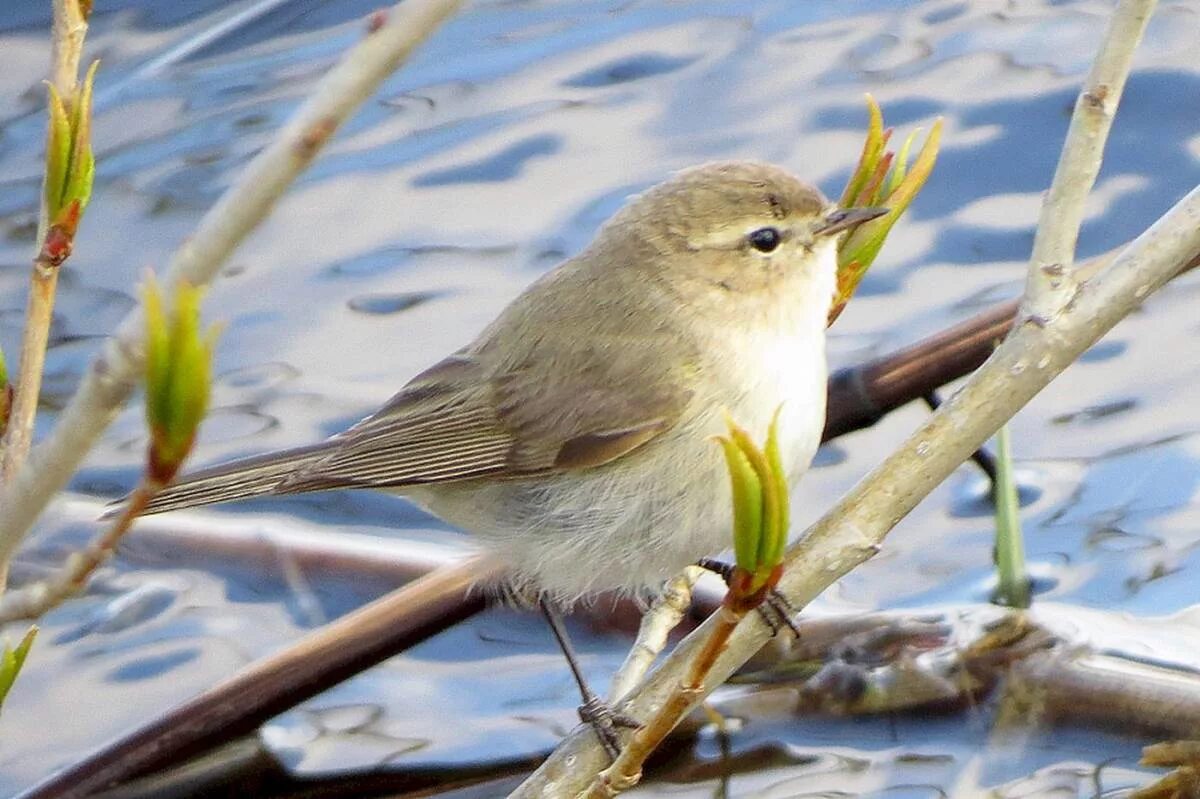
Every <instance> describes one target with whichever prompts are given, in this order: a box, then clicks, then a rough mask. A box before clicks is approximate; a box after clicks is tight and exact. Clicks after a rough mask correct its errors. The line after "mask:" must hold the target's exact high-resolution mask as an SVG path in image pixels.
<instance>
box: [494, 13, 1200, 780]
mask: <svg viewBox="0 0 1200 799" xmlns="http://www.w3.org/2000/svg"><path fill="white" fill-rule="evenodd" d="M1137 9H1140V10H1142V11H1147V10H1148V7H1147V6H1146V4H1145V3H1144V2H1137V1H1136V0H1125V1H1124V2H1122V3H1120V4H1119V6H1118V8H1117V10H1116V12H1115V13H1114V18H1113V23H1112V24H1111V25H1110V27H1109V31H1108V34H1107V36H1106V38H1105V41H1104V44H1103V45H1102V46H1101V49H1100V52H1099V53H1098V55H1097V58H1096V64H1097V66H1096V67H1095V68H1094V69H1093V76H1095V75H1097V74H1105V75H1107V76H1108V77H1109V78H1115V81H1116V82H1117V83H1118V84H1119V85H1123V83H1124V78H1123V76H1122V75H1116V76H1113V75H1111V74H1108V72H1107V70H1108V67H1107V66H1106V65H1108V64H1116V65H1117V67H1116V68H1117V69H1118V70H1120V69H1124V70H1127V69H1128V65H1129V62H1130V61H1131V60H1132V55H1131V54H1132V51H1133V50H1134V49H1135V48H1136V46H1137V43H1138V40H1139V39H1140V37H1141V32H1142V29H1143V27H1144V24H1145V20H1144V19H1142V20H1141V24H1140V25H1132V24H1127V20H1128V19H1130V18H1135V19H1136V18H1137V17H1136V10H1137ZM1122 52H1124V53H1125V55H1124V56H1122V55H1121V53H1122ZM1118 88H1119V86H1118ZM1095 91H1097V87H1096V86H1095V85H1088V86H1087V87H1086V88H1085V90H1084V92H1083V95H1082V96H1083V98H1084V99H1086V98H1087V96H1088V94H1089V92H1095ZM1106 91H1107V89H1106ZM1114 100H1115V98H1114ZM1087 105H1088V103H1086V102H1081V103H1079V104H1077V106H1076V114H1075V118H1079V117H1081V116H1082V115H1083V114H1085V113H1087V112H1086V110H1085V107H1086V106H1087ZM1113 107H1114V108H1115V103H1114V106H1113ZM1106 133H1107V128H1104V129H1103V130H1100V131H1097V129H1096V128H1095V127H1089V126H1087V125H1084V124H1076V120H1075V119H1073V121H1072V126H1071V131H1070V132H1069V136H1068V139H1067V141H1066V142H1065V143H1064V148H1063V154H1062V156H1061V158H1060V165H1061V164H1064V163H1067V164H1072V165H1073V166H1074V167H1075V168H1074V169H1067V168H1060V169H1059V170H1056V174H1055V179H1054V182H1053V186H1052V188H1051V192H1050V195H1049V196H1048V197H1047V203H1050V202H1051V200H1052V199H1055V198H1056V199H1057V201H1058V202H1060V203H1061V204H1062V207H1063V208H1065V209H1067V211H1065V212H1064V213H1065V214H1066V215H1067V217H1068V218H1067V219H1066V220H1065V221H1062V222H1056V224H1055V225H1054V227H1053V229H1052V230H1051V231H1050V232H1048V233H1046V232H1043V231H1039V237H1042V238H1043V247H1044V252H1059V253H1061V252H1064V251H1068V252H1074V248H1075V241H1076V239H1077V237H1078V233H1079V230H1078V228H1079V221H1080V220H1081V219H1082V216H1081V215H1080V217H1079V219H1077V220H1075V221H1074V223H1072V222H1071V220H1070V218H1069V214H1070V210H1069V209H1071V208H1074V207H1076V206H1077V205H1079V206H1081V205H1082V203H1083V202H1084V200H1085V199H1086V195H1087V192H1088V191H1089V190H1090V188H1091V183H1092V181H1093V180H1094V175H1095V173H1096V172H1097V171H1098V170H1099V160H1100V157H1101V154H1102V150H1103V142H1104V137H1105V134H1106ZM1083 136H1098V137H1099V146H1098V147H1094V148H1090V149H1089V148H1086V147H1081V146H1080V145H1078V144H1077V143H1076V142H1075V141H1074V139H1075V138H1078V137H1083ZM1080 152H1083V153H1084V155H1082V156H1081V155H1079V153H1080ZM1089 153H1090V156H1089V155H1088V154H1089ZM1088 157H1090V158H1091V160H1092V161H1094V162H1095V163H1092V164H1087V163H1086V159H1087V158H1088ZM1089 175H1090V176H1091V177H1090V178H1089ZM1197 247H1200V189H1194V190H1193V191H1192V192H1190V193H1189V194H1188V195H1187V196H1186V197H1185V198H1184V199H1183V200H1182V201H1180V203H1178V204H1177V205H1176V206H1175V207H1174V208H1173V209H1171V211H1170V212H1168V214H1167V215H1166V216H1165V217H1163V218H1162V219H1160V220H1159V221H1158V222H1156V223H1155V224H1154V225H1153V226H1151V228H1150V229H1149V230H1147V231H1146V232H1145V233H1143V234H1142V235H1141V236H1139V237H1138V239H1137V240H1136V241H1134V243H1133V244H1132V245H1130V246H1129V247H1127V248H1126V249H1125V251H1124V252H1123V253H1122V254H1121V255H1119V256H1118V257H1117V259H1116V261H1115V262H1114V263H1113V264H1112V265H1111V266H1110V267H1109V268H1108V269H1107V270H1106V271H1104V272H1103V273H1102V274H1100V275H1099V276H1097V277H1095V278H1094V279H1092V280H1091V281H1089V282H1088V283H1086V284H1084V285H1082V286H1080V285H1079V284H1077V283H1076V282H1075V280H1074V275H1069V274H1068V273H1066V272H1065V271H1064V272H1062V273H1061V274H1059V275H1056V276H1055V277H1057V278H1068V277H1069V278H1070V279H1071V285H1070V287H1069V288H1068V289H1067V290H1066V291H1065V293H1064V294H1063V296H1062V301H1061V303H1059V304H1057V305H1056V306H1055V309H1054V310H1055V313H1054V314H1053V315H1049V316H1046V315H1038V316H1036V317H1027V318H1025V319H1024V320H1022V321H1021V323H1019V324H1018V325H1017V326H1015V327H1014V329H1013V330H1012V331H1011V332H1010V333H1009V335H1008V337H1007V338H1006V339H1005V340H1004V343H1003V344H1001V345H1000V347H999V348H998V349H997V350H996V352H995V353H993V355H992V357H991V358H990V359H989V360H988V362H987V363H985V364H984V365H983V367H981V368H980V369H979V370H978V371H977V372H976V373H975V374H974V375H972V377H971V378H970V379H969V380H968V381H967V383H966V385H964V386H963V388H962V390H961V391H960V392H959V393H958V394H956V395H955V396H954V397H952V398H951V399H950V400H949V401H948V402H947V403H946V404H945V405H943V406H942V407H940V408H939V409H938V410H937V411H935V412H934V414H933V416H932V417H931V418H930V419H929V420H928V421H927V422H926V423H925V424H924V425H923V426H922V427H921V428H920V429H919V430H917V431H916V433H914V434H913V436H911V437H910V438H909V439H908V440H907V441H906V442H905V443H904V444H902V445H901V447H900V448H899V449H898V450H897V451H896V452H895V453H893V454H892V455H891V456H890V457H889V458H888V459H886V460H885V461H884V462H883V464H881V465H880V466H879V467H878V468H876V469H875V470H873V471H872V472H871V473H870V474H869V475H867V476H866V477H865V478H864V479H863V480H861V481H860V482H859V483H858V484H857V485H856V486H855V487H854V488H853V489H851V491H850V492H849V494H848V495H847V496H846V497H845V498H843V500H842V501H841V502H839V503H838V505H836V506H835V507H834V508H833V509H832V510H831V511H830V512H829V513H828V514H826V515H825V516H824V517H823V518H822V519H821V520H820V521H818V522H817V524H816V525H814V526H813V527H812V528H810V529H809V531H808V532H807V535H806V536H805V537H803V538H802V539H801V540H800V542H799V543H798V544H797V545H796V546H794V547H792V549H791V550H789V555H788V559H787V566H788V570H787V571H786V572H785V575H784V578H783V580H782V581H781V583H780V586H779V588H780V590H782V591H783V592H784V593H785V594H786V595H788V596H789V599H791V601H792V603H793V604H794V605H795V606H796V607H803V606H804V605H805V604H807V603H808V602H809V601H811V600H812V599H813V598H814V597H815V596H816V595H817V594H819V593H820V592H821V591H823V590H824V589H825V588H826V587H828V586H829V585H831V584H832V583H833V582H834V580H836V579H837V578H838V577H840V576H842V575H844V574H846V573H847V572H849V571H850V569H852V568H854V567H855V566H857V565H858V564H860V563H862V562H864V561H866V560H867V559H869V558H870V557H872V556H873V555H874V554H875V553H876V552H877V551H878V549H879V546H880V544H881V542H882V541H883V539H884V537H885V536H886V535H887V533H888V532H889V531H890V530H891V529H892V528H893V527H894V526H895V525H896V524H897V523H898V522H899V520H900V519H901V518H903V517H904V516H905V515H906V514H907V513H908V512H909V511H911V510H912V508H914V507H915V506H916V504H917V502H919V501H920V499H922V498H923V497H925V496H926V495H927V494H928V493H929V492H930V491H932V490H933V488H934V487H935V486H936V485H937V484H938V483H940V482H941V481H942V480H944V479H945V478H946V477H947V476H949V474H950V473H951V472H953V470H954V469H955V468H957V467H958V465H959V464H961V463H962V462H963V461H964V460H965V459H966V458H967V457H969V456H970V454H971V453H972V452H974V451H975V450H976V449H978V448H979V447H980V446H981V445H982V444H983V443H984V441H986V440H987V438H988V437H989V436H991V435H992V434H993V433H994V432H995V431H996V430H997V429H998V428H999V427H1000V425H1001V424H1003V423H1004V422H1005V421H1006V420H1007V419H1008V418H1010V417H1011V416H1012V415H1013V414H1014V413H1015V412H1016V411H1017V410H1019V409H1020V408H1021V407H1023V406H1024V405H1025V404H1026V403H1027V402H1028V401H1029V400H1030V399H1032V398H1033V396H1034V395H1035V394H1036V393H1037V392H1038V391H1040V390H1041V389H1042V388H1043V387H1044V386H1045V385H1046V384H1048V383H1049V382H1050V380H1052V379H1053V378H1054V377H1055V376H1056V375H1058V374H1059V373H1060V372H1062V371H1063V370H1064V369H1065V368H1066V367H1067V366H1068V365H1069V364H1070V363H1071V362H1072V361H1073V360H1074V359H1075V358H1076V357H1078V356H1079V355H1080V354H1082V353H1083V351H1084V350H1085V349H1086V348H1087V347H1089V346H1091V344H1092V343H1094V342H1095V341H1096V340H1098V339H1099V338H1100V336H1102V335H1103V334H1104V333H1105V332H1107V331H1108V330H1109V329H1110V328H1111V327H1112V326H1113V325H1115V324H1116V323H1117V321H1119V320H1120V319H1121V318H1122V317H1123V316H1125V315H1126V314H1127V313H1129V312H1130V311H1131V310H1132V309H1133V308H1134V307H1136V306H1137V305H1139V304H1140V303H1141V301H1142V300H1143V299H1144V298H1145V297H1146V296H1147V295H1148V294H1149V293H1150V292H1151V291H1153V290H1154V289H1155V288H1157V287H1158V286H1161V285H1162V284H1163V283H1165V282H1166V281H1167V280H1169V279H1170V278H1171V276H1172V275H1173V274H1175V273H1177V272H1178V271H1179V270H1180V269H1181V268H1182V267H1183V265H1184V264H1185V263H1186V262H1187V260H1188V259H1189V258H1190V257H1191V256H1192V255H1193V254H1194V253H1195V252H1196V249H1197ZM1045 274H1046V273H1045V272H1044V271H1043V270H1042V269H1040V268H1038V265H1037V264H1036V263H1032V264H1031V268H1030V278H1029V281H1028V284H1027V287H1026V297H1025V299H1026V301H1027V302H1028V303H1029V304H1030V305H1032V306H1034V307H1035V308H1036V307H1038V306H1045V305H1046V304H1048V303H1050V302H1051V301H1052V300H1053V299H1054V295H1055V294H1057V293H1058V292H1060V291H1061V290H1062V289H1063V287H1062V285H1061V284H1060V283H1057V282H1054V281H1045V280H1043V279H1042V278H1041V277H1040V276H1042V275H1045ZM818 567H819V570H814V569H818ZM718 625H719V622H718V621H716V620H714V619H710V620H709V621H707V622H705V624H704V625H702V626H701V628H700V629H699V630H697V631H696V632H694V633H693V634H692V635H691V636H689V637H688V639H686V640H685V641H684V642H683V643H682V644H681V645H680V646H679V647H677V648H676V650H675V652H674V653H673V655H672V657H671V658H670V659H669V660H668V661H667V662H666V663H665V664H664V665H663V667H662V668H661V669H659V671H657V672H656V673H655V674H654V675H652V676H651V678H650V679H649V680H648V681H647V683H646V684H645V689H644V690H639V691H637V692H635V695H634V697H633V698H632V700H631V701H630V702H629V703H627V705H626V706H625V707H623V708H622V712H624V713H626V714H628V715H631V716H634V717H639V716H641V717H649V716H653V715H654V714H655V712H656V710H657V709H658V708H659V707H661V706H662V705H663V703H664V702H666V701H669V699H670V697H671V696H672V692H671V686H672V685H673V684H674V683H676V682H678V680H679V679H680V675H681V674H684V673H688V672H687V670H688V668H689V666H688V663H689V660H690V659H694V658H695V657H696V656H697V649H698V648H699V651H700V652H703V651H704V650H703V646H704V644H703V641H704V640H705V639H706V637H707V636H708V635H711V634H712V628H714V627H717V626H718ZM743 630H745V633H744V634H743V635H741V636H739V635H738V633H740V632H741V631H743ZM767 637H768V636H767V631H766V630H765V628H764V625H762V624H761V623H758V624H757V625H755V624H745V625H741V626H740V627H739V629H738V632H735V634H734V635H733V636H731V637H730V646H729V648H728V649H727V650H726V652H725V653H724V654H723V655H722V657H721V660H720V661H719V663H718V666H717V667H716V668H714V669H713V670H712V671H711V672H710V673H709V676H710V679H711V681H710V683H709V689H708V690H712V688H714V687H715V686H716V685H719V684H720V682H721V680H723V679H724V677H725V676H728V675H729V674H730V673H732V671H733V669H735V668H736V667H737V666H738V665H740V664H741V663H742V662H744V661H745V660H746V659H748V658H749V657H750V656H751V655H752V654H753V653H754V652H755V651H757V649H758V648H759V647H761V646H762V644H763V643H765V642H766V640H767ZM697 640H698V641H699V642H701V643H696V641H697ZM704 693H705V692H697V695H696V701H697V702H698V701H700V699H702V698H703V696H704ZM687 709H688V707H683V708H681V709H680V712H679V716H678V718H682V715H683V713H684V712H686V710H687ZM583 741H584V739H582V738H581V736H580V735H579V733H578V732H576V733H575V734H573V735H572V736H571V738H569V739H568V740H567V741H566V742H564V744H563V745H561V746H560V747H559V748H558V749H557V750H556V751H555V754H554V755H552V756H551V757H550V758H549V759H548V760H547V761H546V763H545V764H543V766H542V767H541V768H539V769H538V770H537V771H536V772H535V773H534V774H533V775H532V776H531V777H530V778H529V779H528V780H527V781H526V782H525V783H524V784H523V785H522V786H521V788H519V789H518V790H517V791H515V792H514V793H513V794H512V796H513V797H532V796H545V795H559V796H571V795H575V794H576V793H578V792H579V791H580V790H582V789H584V788H585V787H586V786H587V785H588V783H589V782H590V775H592V774H596V773H598V772H599V770H600V769H601V768H603V754H602V753H601V750H600V749H599V747H597V746H595V744H594V742H593V741H592V740H591V739H586V744H585V743H583ZM566 763H570V764H571V765H570V767H565V765H564V764H566Z"/></svg>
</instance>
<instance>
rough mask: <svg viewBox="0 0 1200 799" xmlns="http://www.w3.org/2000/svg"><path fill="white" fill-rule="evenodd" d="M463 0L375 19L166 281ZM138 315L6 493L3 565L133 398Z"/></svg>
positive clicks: (185, 270) (223, 242)
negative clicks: (124, 406) (97, 440)
mask: <svg viewBox="0 0 1200 799" xmlns="http://www.w3.org/2000/svg"><path fill="white" fill-rule="evenodd" d="M460 3H461V0H405V2H402V3H399V4H397V5H396V6H394V7H393V8H392V9H390V10H389V11H387V12H386V13H384V12H380V13H377V14H376V15H374V16H373V17H372V25H371V28H370V33H369V34H368V35H367V36H366V38H365V39H364V40H363V41H362V42H360V43H359V44H358V46H356V47H355V48H354V49H353V50H351V51H350V52H349V53H347V55H346V57H345V58H344V59H343V60H342V61H341V63H339V64H338V65H337V66H336V67H334V68H333V69H332V70H330V72H329V73H328V74H327V75H325V77H324V78H322V79H321V81H320V83H319V84H318V85H317V87H316V89H315V90H314V92H313V95H312V96H311V97H310V98H309V99H308V101H307V102H305V103H304V105H303V106H301V107H300V109H299V110H298V111H297V112H296V113H295V114H294V115H293V117H292V119H291V121H290V122H289V123H288V124H287V125H286V126H285V127H284V128H283V129H282V130H281V131H280V132H279V135H278V136H276V138H275V140H274V141H273V142H272V143H271V144H270V145H269V146H268V147H267V148H266V149H265V150H263V151H262V152H261V153H259V154H258V156H257V157H255V159H254V160H253V161H251V162H250V164H249V165H248V166H247V167H246V169H245V170H243V172H242V173H241V175H240V176H239V177H238V179H237V181H236V182H235V183H234V184H233V185H232V186H230V188H229V189H228V190H227V191H226V192H225V194H224V195H223V196H222V197H221V199H220V200H219V201H218V202H217V204H216V205H215V206H214V207H213V208H212V209H211V210H210V211H209V212H208V213H207V214H206V215H205V216H204V219H203V220H201V222H200V226H199V227H198V228H197V230H196V231H195V232H194V233H193V234H192V236H191V237H190V238H189V239H188V240H187V241H186V242H185V243H184V244H183V245H182V246H181V247H180V248H179V250H178V251H176V253H175V255H174V257H173V258H172V260H171V263H170V267H169V274H168V277H167V280H166V281H165V282H167V283H168V284H173V283H175V282H177V281H179V280H186V281H187V282H189V283H191V284H192V285H194V286H205V285H208V284H209V283H210V282H211V281H212V280H213V279H214V278H215V277H216V276H217V274H218V273H219V271H220V269H221V266H222V264H224V263H225V261H226V259H228V257H229V255H230V253H232V252H233V250H234V248H236V247H237V246H238V245H239V244H240V243H241V242H242V241H243V240H244V239H245V238H246V236H248V235H249V234H250V232H251V231H252V230H254V228H255V227H256V226H257V225H258V224H259V223H260V222H261V221H262V220H263V219H264V218H265V217H266V215H267V214H268V213H269V212H270V210H271V209H272V208H273V207H274V205H275V203H276V201H277V200H278V199H279V197H280V196H281V195H282V194H283V192H284V191H285V190H286V189H287V187H288V186H289V185H291V183H292V181H293V180H295V178H296V176H297V175H299V174H300V172H302V171H303V170H304V168H305V167H307V166H308V164H309V163H310V162H311V161H312V159H313V157H314V156H315V155H316V154H317V152H318V151H320V149H321V148H322V146H323V145H324V144H325V143H326V142H327V141H328V140H329V137H330V136H331V135H332V134H333V132H334V131H335V130H336V129H337V127H338V126H339V125H340V124H341V123H342V122H343V121H344V120H345V119H346V118H347V117H349V116H350V115H351V114H352V113H353V112H354V111H355V110H356V109H357V108H358V107H359V106H360V105H361V104H362V103H363V102H365V101H366V99H367V98H368V97H370V96H371V94H372V92H374V91H375V89H376V88H377V87H378V86H379V84H380V83H382V82H383V80H384V79H385V78H387V76H388V75H390V74H391V73H392V72H393V71H394V70H395V69H396V68H397V67H399V66H400V64H401V63H403V61H404V60H405V58H407V57H408V55H409V54H410V53H411V52H412V51H413V49H414V48H416V46H417V45H418V44H420V43H421V42H423V41H424V40H425V39H426V38H427V37H428V36H429V35H430V34H431V33H432V32H433V31H434V30H435V29H436V28H437V27H438V25H439V24H440V23H441V22H442V21H443V20H445V19H446V18H447V17H448V16H449V15H450V14H451V13H452V12H453V11H454V10H455V9H457V8H458V6H459V5H460ZM380 20H382V22H381V23H380V24H378V25H377V24H375V23H379V21H380ZM141 316H142V314H141V310H140V308H139V309H135V310H134V311H132V312H131V313H130V314H129V315H128V316H126V317H125V319H124V320H123V321H122V323H121V325H120V328H119V329H118V331H117V333H116V335H115V337H114V338H113V339H111V340H110V341H109V342H108V343H107V345H106V346H105V348H104V350H103V352H102V353H101V354H100V355H99V356H97V358H96V359H95V360H94V361H93V362H92V365H91V367H90V368H89V369H88V371H87V374H86V375H85V376H84V378H83V380H82V382H81V383H80V386H79V390H78V391H77V392H76V393H75V396H74V397H72V398H71V402H70V404H69V405H68V406H67V407H66V409H64V411H63V412H62V414H61V416H60V418H59V422H58V424H57V425H56V426H55V428H54V431H53V433H52V434H51V436H50V437H49V439H48V440H47V441H46V442H45V443H44V444H42V445H41V446H39V447H38V448H37V449H36V450H35V451H34V452H33V456H32V459H31V461H30V462H29V464H28V466H27V467H26V468H23V469H22V470H21V471H20V472H19V473H18V474H17V475H16V476H15V477H14V478H13V479H12V480H10V481H8V482H7V483H5V485H4V486H3V488H2V489H0V509H2V510H0V562H4V561H7V560H8V559H9V558H11V557H12V554H13V552H14V551H15V550H16V548H17V547H18V546H19V545H20V543H21V540H22V539H23V538H24V536H25V534H26V532H27V531H28V530H29V528H30V527H31V526H32V525H33V523H34V521H35V520H36V519H37V516H38V514H39V513H41V511H42V509H43V508H45V506H46V505H47V503H49V501H50V500H51V498H53V496H54V495H55V494H56V493H57V492H58V491H59V490H61V489H62V487H63V486H64V485H66V483H67V481H68V480H69V479H70V477H71V475H72V474H73V473H74V471H75V469H76V468H77V467H78V465H79V463H80V461H81V460H82V459H83V456H84V455H85V454H86V453H87V452H88V450H89V449H90V448H91V447H92V445H93V444H94V443H95V441H96V439H97V438H99V436H100V434H101V433H102V432H104V430H105V428H107V427H108V425H109V423H110V422H111V421H112V419H113V418H114V416H115V415H116V413H117V411H118V410H119V409H120V408H121V406H122V405H123V404H124V403H125V401H126V400H127V399H128V398H129V395H130V394H131V393H132V391H133V388H134V386H135V384H136V382H137V377H138V375H139V374H140V373H141V368H142V358H143V352H142V319H141Z"/></svg>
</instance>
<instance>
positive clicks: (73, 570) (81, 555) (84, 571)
mask: <svg viewBox="0 0 1200 799" xmlns="http://www.w3.org/2000/svg"><path fill="white" fill-rule="evenodd" d="M162 488H163V484H162V483H160V482H158V481H156V480H154V479H153V478H150V477H145V478H143V479H142V482H141V483H139V484H138V486H137V488H135V489H134V490H133V493H131V494H130V495H129V500H128V501H127V502H126V503H125V504H124V505H123V506H122V508H121V513H120V514H119V515H118V516H117V517H116V518H114V519H113V520H112V522H111V523H110V524H109V526H108V527H107V528H106V529H105V530H104V531H103V532H101V533H100V535H98V536H97V537H96V538H95V539H94V540H93V541H91V542H90V543H89V544H88V545H87V546H86V547H85V548H83V549H81V550H78V551H76V552H72V553H71V555H70V556H69V557H68V558H67V562H66V563H65V564H63V566H62V568H61V569H60V570H59V571H58V572H57V573H56V574H54V575H53V576H52V577H50V578H49V579H47V580H39V581H38V582H36V583H32V584H30V585H26V586H22V587H21V588H18V589H15V590H12V591H7V592H5V593H4V594H0V624H5V623H7V622H10V621H15V620H17V619H36V618H38V617H39V616H41V615H42V614H43V613H45V612H47V611H48V610H50V609H52V608H54V607H56V606H57V605H59V604H61V603H62V602H63V601H64V600H66V599H68V598H69V597H71V596H73V595H75V594H77V593H79V591H80V590H81V589H82V588H83V586H84V584H85V583H86V582H87V579H88V577H90V576H91V575H92V573H93V572H94V571H95V570H96V569H97V568H99V567H100V565H101V564H103V563H104V562H105V561H106V560H108V559H109V558H110V557H112V554H113V552H115V551H116V548H117V544H118V543H119V542H120V540H121V537H122V536H124V535H125V533H126V532H128V531H129V528H130V527H132V526H133V522H134V520H135V519H137V517H138V514H139V513H141V512H142V510H143V509H144V508H145V507H146V504H147V503H148V502H149V501H150V500H151V499H153V497H154V495H155V494H157V493H158V492H159V491H161V490H162Z"/></svg>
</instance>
